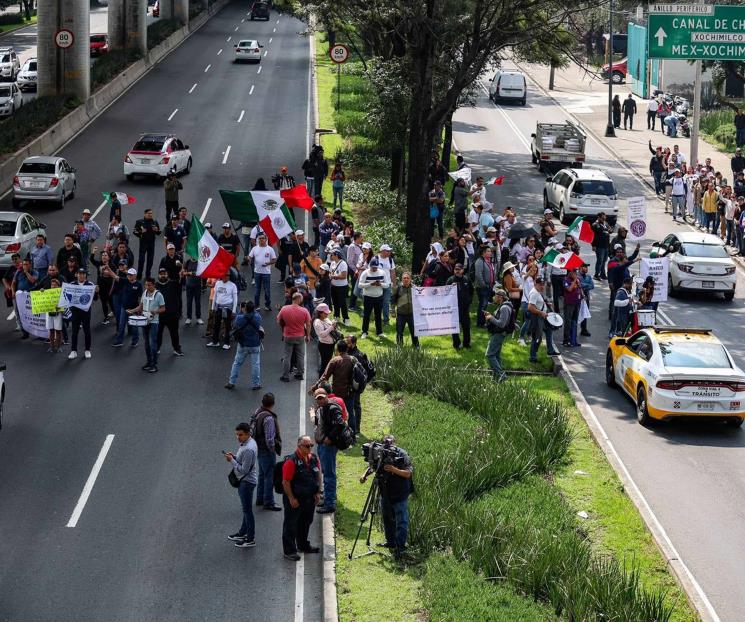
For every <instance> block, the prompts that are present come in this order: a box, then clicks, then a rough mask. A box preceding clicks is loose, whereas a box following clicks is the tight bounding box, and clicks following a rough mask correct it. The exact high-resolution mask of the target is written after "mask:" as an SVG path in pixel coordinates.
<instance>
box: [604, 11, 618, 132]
mask: <svg viewBox="0 0 745 622" xmlns="http://www.w3.org/2000/svg"><path fill="white" fill-rule="evenodd" d="M605 135H606V136H607V137H608V138H615V136H616V130H615V129H613V0H610V14H609V17H608V125H607V126H606V128H605Z"/></svg>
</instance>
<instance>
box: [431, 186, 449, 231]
mask: <svg viewBox="0 0 745 622" xmlns="http://www.w3.org/2000/svg"><path fill="white" fill-rule="evenodd" d="M427 196H428V199H429V223H430V238H434V237H435V229H437V232H438V233H439V235H440V238H444V237H445V228H444V224H443V220H442V219H443V216H444V214H445V192H444V191H443V189H442V182H441V181H440V180H439V179H437V180H435V182H434V186H433V188H432V189H431V190H430V191H429V193H428V195H427Z"/></svg>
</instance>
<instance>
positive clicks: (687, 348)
mask: <svg viewBox="0 0 745 622" xmlns="http://www.w3.org/2000/svg"><path fill="white" fill-rule="evenodd" d="M660 351H661V352H662V361H663V363H664V364H665V367H700V368H703V369H716V368H722V367H726V368H730V367H732V365H730V362H729V358H728V357H727V352H726V351H725V349H724V346H723V345H722V344H720V343H705V342H701V341H691V342H684V341H661V342H660Z"/></svg>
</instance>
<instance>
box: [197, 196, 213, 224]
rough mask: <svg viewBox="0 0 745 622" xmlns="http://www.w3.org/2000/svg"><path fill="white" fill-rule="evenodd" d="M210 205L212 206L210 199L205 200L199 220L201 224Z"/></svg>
mask: <svg viewBox="0 0 745 622" xmlns="http://www.w3.org/2000/svg"><path fill="white" fill-rule="evenodd" d="M210 205H212V197H210V198H209V199H207V203H205V205H204V209H203V210H202V215H201V216H200V218H199V220H201V221H202V222H204V217H205V216H206V215H207V212H208V211H209V209H210Z"/></svg>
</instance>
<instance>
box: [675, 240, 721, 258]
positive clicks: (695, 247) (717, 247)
mask: <svg viewBox="0 0 745 622" xmlns="http://www.w3.org/2000/svg"><path fill="white" fill-rule="evenodd" d="M680 254H681V255H685V256H686V257H714V258H716V259H726V258H727V257H729V253H728V252H727V250H726V249H725V248H724V246H723V245H721V244H695V243H692V242H684V243H683V245H682V246H681V248H680Z"/></svg>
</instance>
